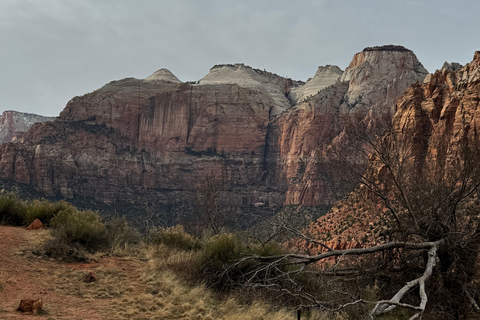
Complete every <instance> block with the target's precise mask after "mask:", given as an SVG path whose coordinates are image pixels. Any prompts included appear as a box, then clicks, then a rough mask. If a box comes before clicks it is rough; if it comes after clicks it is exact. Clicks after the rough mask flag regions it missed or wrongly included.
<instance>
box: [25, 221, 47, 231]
mask: <svg viewBox="0 0 480 320" xmlns="http://www.w3.org/2000/svg"><path fill="white" fill-rule="evenodd" d="M43 228H44V225H43V223H42V221H40V220H39V219H35V220H33V222H32V223H30V225H29V226H28V227H27V230H38V229H43Z"/></svg>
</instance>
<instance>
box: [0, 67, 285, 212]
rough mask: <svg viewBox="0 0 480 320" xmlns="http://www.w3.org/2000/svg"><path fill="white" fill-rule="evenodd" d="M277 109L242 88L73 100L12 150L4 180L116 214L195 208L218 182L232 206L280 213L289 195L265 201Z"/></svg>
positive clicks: (173, 86)
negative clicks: (198, 197) (193, 202)
mask: <svg viewBox="0 0 480 320" xmlns="http://www.w3.org/2000/svg"><path fill="white" fill-rule="evenodd" d="M162 73H163V74H165V71H162ZM169 78H171V77H169ZM276 106H277V105H276V103H275V101H274V99H273V98H272V96H271V95H267V94H262V93H259V92H258V90H257V89H254V88H250V87H248V86H239V85H237V84H223V83H219V84H205V85H202V84H200V85H191V84H184V83H178V82H177V81H166V80H165V78H162V79H160V80H159V79H158V78H157V79H152V78H151V77H149V79H146V80H139V79H124V80H120V81H114V82H111V83H109V84H107V85H105V86H104V87H102V88H101V89H98V90H96V91H95V92H93V93H91V94H87V95H85V96H82V97H76V98H74V99H72V100H71V101H70V102H69V103H68V104H67V106H66V108H65V109H64V110H63V111H62V113H61V114H60V116H59V118H58V119H57V120H56V121H54V122H48V123H42V124H37V125H35V126H33V127H32V128H31V130H29V131H28V133H27V134H26V135H25V138H24V142H23V143H22V144H5V145H3V146H2V148H1V150H0V176H1V177H2V178H4V179H12V180H15V181H17V182H20V183H25V184H30V185H33V186H34V187H35V188H36V189H37V190H40V191H41V192H42V193H43V194H45V195H46V196H61V197H63V198H66V199H75V198H79V197H80V198H88V199H93V200H96V201H100V202H103V203H109V204H111V205H115V204H117V203H119V202H130V203H139V204H144V203H146V202H155V203H162V204H167V205H174V204H178V203H183V202H187V201H188V199H189V198H191V197H192V194H193V192H194V190H195V188H196V186H197V185H198V184H201V183H202V182H203V181H204V179H205V177H207V176H215V177H221V179H222V180H225V181H227V183H228V190H227V192H226V193H227V196H226V198H225V201H228V205H229V206H237V207H239V206H248V205H250V204H251V203H258V202H262V203H264V204H267V206H279V205H281V204H282V203H283V191H282V189H281V188H282V186H280V187H276V188H274V189H272V190H269V191H268V192H265V190H266V189H268V188H269V185H268V183H267V182H266V177H265V173H264V172H265V167H266V166H267V164H266V162H267V159H266V148H265V144H266V140H267V132H268V130H269V123H270V121H271V117H272V109H274V108H275V107H276Z"/></svg>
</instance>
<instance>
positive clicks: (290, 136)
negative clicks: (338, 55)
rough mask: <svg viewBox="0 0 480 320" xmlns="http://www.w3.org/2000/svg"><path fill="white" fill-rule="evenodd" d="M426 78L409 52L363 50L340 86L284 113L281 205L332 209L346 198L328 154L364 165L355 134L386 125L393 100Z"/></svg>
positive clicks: (394, 48) (390, 48) (395, 48)
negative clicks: (283, 194)
mask: <svg viewBox="0 0 480 320" xmlns="http://www.w3.org/2000/svg"><path fill="white" fill-rule="evenodd" d="M426 75H427V71H426V70H425V69H424V68H423V66H422V65H421V63H420V62H419V61H418V60H417V58H416V57H415V55H414V54H413V52H412V51H410V50H407V49H405V48H403V47H399V46H386V47H375V48H367V49H365V50H364V51H363V52H360V53H357V54H355V56H354V57H353V60H352V62H351V63H350V65H349V66H348V68H347V69H346V70H345V72H344V73H343V75H342V77H341V78H340V82H338V83H336V84H334V85H332V86H330V87H327V88H325V89H324V90H322V91H320V93H318V94H317V95H316V96H314V97H312V98H310V99H307V100H306V101H304V102H301V103H300V104H298V105H297V106H295V107H294V108H292V109H290V110H289V111H287V112H286V113H284V114H283V115H282V117H280V118H279V119H278V121H277V125H278V128H279V138H278V141H279V142H278V144H279V146H278V149H279V153H280V159H279V165H280V167H281V169H279V172H281V177H282V179H284V181H286V182H285V184H286V185H287V186H288V191H287V194H286V203H287V204H303V205H307V206H312V205H331V204H333V203H334V202H335V201H337V200H339V199H340V197H341V196H343V195H345V192H346V191H348V187H349V186H347V185H346V182H345V183H340V184H338V183H337V182H338V181H339V174H338V172H336V171H335V170H336V169H335V168H334V163H331V161H336V160H332V158H334V157H332V156H333V153H334V152H337V153H342V154H349V156H350V157H357V159H356V162H357V163H359V164H362V163H366V160H367V159H366V157H365V156H364V155H361V154H358V155H357V154H356V148H357V147H358V146H357V145H356V140H357V137H355V136H354V135H359V134H362V131H365V130H367V131H369V130H371V128H374V127H377V128H378V127H380V126H381V122H382V121H390V119H391V116H392V115H393V113H394V103H395V99H396V97H398V96H399V95H400V94H402V93H403V92H404V91H405V89H407V88H408V86H410V85H411V84H413V83H415V82H418V81H423V79H424V78H425V76H426ZM352 127H353V128H352Z"/></svg>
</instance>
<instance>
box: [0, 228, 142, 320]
mask: <svg viewBox="0 0 480 320" xmlns="http://www.w3.org/2000/svg"><path fill="white" fill-rule="evenodd" d="M40 232H47V231H37V230H34V231H28V230H26V229H25V228H18V227H9V226H0V319H25V317H26V314H22V313H21V312H18V311H16V309H17V308H18V305H19V303H20V300H22V299H39V298H41V299H42V300H43V309H44V311H43V312H42V313H41V314H40V315H28V319H68V320H86V319H91V320H104V319H113V318H112V317H113V315H112V317H110V316H109V312H108V310H111V308H112V307H114V305H115V304H117V303H118V301H116V299H95V300H94V301H92V300H91V299H90V301H88V302H86V299H82V298H80V297H76V296H74V295H65V293H64V292H61V291H59V290H55V289H52V286H47V285H48V284H49V283H50V284H51V281H55V280H56V279H55V276H54V274H55V273H56V272H57V273H58V270H59V268H63V269H67V270H68V268H72V269H74V270H82V269H85V270H90V269H93V268H95V267H98V266H106V267H115V268H118V269H119V271H120V272H122V273H125V274H128V275H131V276H129V277H128V280H127V281H129V282H130V283H131V282H135V283H134V287H136V288H138V290H141V288H142V286H141V284H140V283H139V278H140V276H139V271H140V270H141V268H142V265H141V263H140V262H139V261H124V260H122V261H120V258H115V257H105V258H101V259H100V260H99V261H97V262H95V263H61V262H57V261H49V260H46V259H43V258H39V257H35V256H33V255H32V254H31V253H28V251H26V250H28V249H32V248H33V247H34V245H35V240H37V241H38V239H36V237H35V233H38V235H41V234H40ZM44 235H45V234H44ZM72 281H76V279H72Z"/></svg>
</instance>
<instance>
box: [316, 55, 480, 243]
mask: <svg viewBox="0 0 480 320" xmlns="http://www.w3.org/2000/svg"><path fill="white" fill-rule="evenodd" d="M479 107H480V51H477V52H475V55H474V59H473V61H472V62H471V63H469V64H467V65H466V66H464V67H462V68H461V69H458V70H455V69H454V70H451V69H450V68H442V70H437V71H436V72H435V73H433V74H429V75H428V76H427V77H426V78H425V80H424V81H423V83H421V84H414V85H412V86H411V87H409V88H408V89H407V91H406V92H405V93H404V94H403V95H401V96H400V97H399V98H398V99H397V102H396V109H397V112H396V114H395V116H394V117H393V119H392V133H393V134H391V135H390V136H388V144H387V145H390V146H391V148H392V150H393V149H395V150H398V153H400V154H402V155H403V157H405V158H406V159H414V163H415V165H416V166H417V167H416V170H419V172H428V170H430V169H429V168H436V170H439V172H448V168H452V166H453V168H455V166H458V164H459V163H462V154H463V153H462V150H464V148H465V146H470V147H474V148H478V146H479V145H480V136H479V132H480V121H479V119H480V108H479ZM374 159H375V158H372V160H374ZM368 172H369V174H370V175H371V176H372V178H371V179H378V177H379V176H380V175H381V174H382V172H383V170H382V167H378V165H377V164H375V163H374V162H372V163H371V164H370V168H369V171H368ZM386 211H387V209H386V208H385V207H384V205H383V202H381V201H379V199H378V198H376V197H372V196H369V192H368V190H367V188H363V187H359V188H357V189H356V190H355V191H354V192H352V193H350V194H349V195H348V196H347V197H346V198H345V199H343V200H341V201H339V202H338V203H337V204H335V206H334V207H333V208H332V210H331V212H330V213H328V214H327V215H325V216H323V217H321V218H319V219H318V220H317V221H316V222H315V223H312V224H311V226H310V227H309V232H310V233H311V234H312V235H313V236H314V237H318V238H319V239H322V240H324V241H328V242H329V243H330V244H332V245H333V246H341V244H342V243H360V244H362V243H363V244H365V243H370V244H372V243H375V242H376V241H377V240H378V239H379V237H380V236H381V232H382V231H383V229H384V226H385V223H386V221H385V220H384V219H383V218H382V217H384V216H385V212H386Z"/></svg>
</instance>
